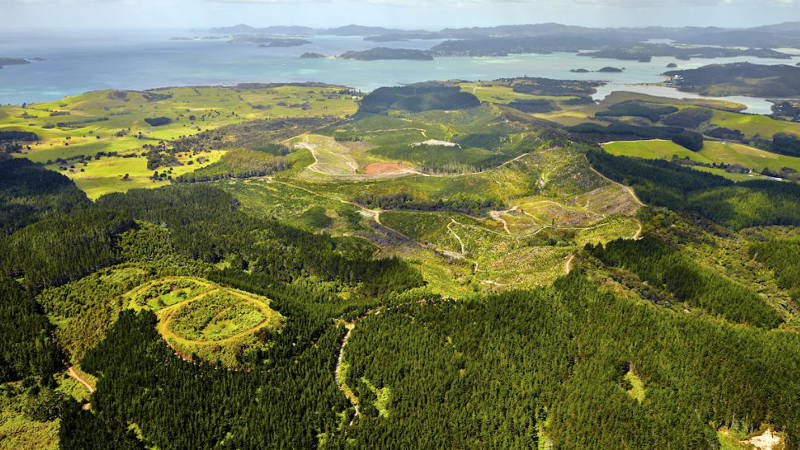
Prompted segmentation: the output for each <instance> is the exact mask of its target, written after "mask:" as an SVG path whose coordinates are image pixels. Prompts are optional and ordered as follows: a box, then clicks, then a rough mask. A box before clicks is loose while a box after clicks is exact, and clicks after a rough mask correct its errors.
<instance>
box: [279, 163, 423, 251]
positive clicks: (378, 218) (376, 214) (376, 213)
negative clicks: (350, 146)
mask: <svg viewBox="0 0 800 450" xmlns="http://www.w3.org/2000/svg"><path fill="white" fill-rule="evenodd" d="M268 179H269V181H270V182H273V183H279V184H282V185H284V186H289V187H290V188H293V189H299V190H301V191H305V192H308V193H309V194H311V195H315V196H317V197H321V198H324V199H326V200H331V201H337V202H339V203H343V204H345V205H350V206H355V207H356V208H358V209H360V210H362V211H364V212H366V213H367V214H369V216H370V217H372V219H373V220H374V221H375V223H377V224H378V225H380V226H381V227H383V228H385V229H387V230H389V231H391V232H392V233H395V234H397V235H398V236H400V237H402V238H403V239H406V240H408V241H410V242H413V243H415V244H416V245H418V246H420V247H424V246H423V245H422V244H420V243H419V242H417V241H415V240H414V239H411V238H410V237H408V236H406V235H405V234H403V233H401V232H399V231H397V230H395V229H394V228H392V227H390V226H388V225H385V224H383V223H382V222H381V212H380V211H379V210H376V209H369V208H367V207H366V206H363V205H359V204H358V203H356V202H351V201H348V200H342V199H341V198H337V197H328V196H327V195H323V194H320V193H319V192H314V191H312V190H311V189H307V188H304V187H302V186H297V185H294V184H292V183H287V182H286V181H278V180H276V179H274V178H271V177H270V178H268Z"/></svg>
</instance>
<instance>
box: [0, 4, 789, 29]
mask: <svg viewBox="0 0 800 450" xmlns="http://www.w3.org/2000/svg"><path fill="white" fill-rule="evenodd" d="M786 21H800V0H0V30H16V29H50V30H54V29H61V28H69V29H114V28H116V29H119V28H129V29H143V28H170V29H187V28H204V27H213V26H226V25H235V24H239V23H246V24H249V25H253V26H268V25H307V26H314V27H331V26H340V25H347V24H352V23H356V24H360V25H379V26H387V27H395V28H408V29H420V28H423V29H440V28H444V27H469V26H491V25H502V24H520V23H542V22H558V23H564V24H570V25H584V26H608V27H616V26H647V25H665V26H682V25H693V26H712V25H713V26H725V27H747V26H756V25H766V24H773V23H781V22H786Z"/></svg>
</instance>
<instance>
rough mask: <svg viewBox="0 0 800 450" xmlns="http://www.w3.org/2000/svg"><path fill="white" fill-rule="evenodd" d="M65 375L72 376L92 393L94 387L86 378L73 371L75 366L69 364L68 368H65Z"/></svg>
mask: <svg viewBox="0 0 800 450" xmlns="http://www.w3.org/2000/svg"><path fill="white" fill-rule="evenodd" d="M67 375H69V376H70V377H72V378H73V379H74V380H75V381H77V382H78V383H80V384H82V385H83V387H85V388H86V390H87V391H89V393H90V394H94V388H93V387H92V385H91V384H89V381H88V380H86V379H84V378H82V377H81V376H80V375H78V372H76V371H75V366H70V368H69V369H67Z"/></svg>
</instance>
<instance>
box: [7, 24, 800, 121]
mask: <svg viewBox="0 0 800 450" xmlns="http://www.w3.org/2000/svg"><path fill="white" fill-rule="evenodd" d="M207 35H208V33H207V32H203V31H187V30H159V31H124V32H110V31H109V32H91V33H79V32H74V31H65V32H53V33H49V34H43V33H4V32H0V57H21V58H42V59H43V60H42V61H35V62H33V63H32V64H27V65H20V66H6V67H4V68H3V69H1V70H0V104H20V103H23V102H27V103H32V102H41V101H52V100H57V99H60V98H62V97H65V96H69V95H75V94H79V93H82V92H86V91H90V90H97V89H150V88H157V87H166V86H183V85H218V84H234V83H240V82H302V81H319V82H327V83H333V84H341V85H346V86H350V87H354V88H357V89H361V90H364V91H369V90H372V89H375V88H377V87H380V86H391V85H398V84H402V83H412V82H419V81H427V80H450V79H463V80H492V79H497V78H502V77H516V76H523V75H527V76H537V77H546V78H556V79H592V80H602V81H607V82H608V83H609V85H608V86H607V87H606V88H604V89H602V90H601V92H600V93H598V97H602V96H604V95H605V94H607V93H608V92H609V91H610V90H635V91H640V92H652V93H655V94H658V95H666V96H671V97H679V98H680V97H696V96H695V95H693V94H688V93H683V92H678V91H675V90H674V89H668V88H658V89H656V88H654V87H653V86H642V84H644V83H655V82H659V81H661V80H662V79H663V77H662V76H661V75H660V74H661V73H662V72H664V71H665V70H667V69H666V65H667V64H668V63H670V62H675V63H677V64H678V65H679V67H680V68H694V67H700V66H703V65H706V64H711V63H726V62H734V61H751V62H756V63H761V64H795V63H797V61H800V56H797V57H795V58H794V59H793V60H792V61H787V60H771V59H758V58H719V59H713V60H710V59H694V60H692V61H677V60H674V59H672V58H654V59H653V61H652V62H649V63H639V62H632V61H618V60H611V59H593V58H588V57H583V56H578V55H575V54H572V53H554V54H549V55H537V54H531V55H513V56H508V57H480V58H436V59H435V60H434V61H352V60H339V59H301V58H300V57H299V56H300V55H301V54H303V53H305V52H315V53H321V54H325V55H339V54H341V53H344V52H345V51H348V50H365V49H369V48H372V47H376V46H379V45H380V46H388V47H399V48H415V49H428V48H430V47H432V46H433V45H435V44H436V43H438V41H406V42H389V43H380V44H376V43H374V42H368V41H364V40H363V39H362V38H361V37H341V36H316V37H311V38H308V39H309V40H311V41H312V43H311V44H309V45H304V46H299V47H289V48H262V47H258V46H257V45H253V44H246V43H231V42H229V41H228V39H217V40H208V39H205V40H204V39H197V40H188V41H187V40H170V37H176V36H181V37H195V36H197V37H202V36H207ZM605 66H615V67H624V68H625V71H624V72H622V73H616V74H615V73H587V74H579V73H571V72H570V69H577V68H585V69H589V70H597V69H599V68H601V67H605ZM734 100H738V101H739V102H740V103H744V104H746V105H748V107H749V110H748V111H750V112H753V113H762V114H763V113H768V112H769V109H770V104H769V103H768V102H766V101H765V100H764V99H755V98H741V97H740V98H736V99H734Z"/></svg>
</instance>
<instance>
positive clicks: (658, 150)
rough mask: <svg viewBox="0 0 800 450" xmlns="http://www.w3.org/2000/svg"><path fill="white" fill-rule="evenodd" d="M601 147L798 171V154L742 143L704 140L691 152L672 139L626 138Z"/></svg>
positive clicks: (650, 155) (740, 176) (630, 153)
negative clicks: (792, 154)
mask: <svg viewBox="0 0 800 450" xmlns="http://www.w3.org/2000/svg"><path fill="white" fill-rule="evenodd" d="M603 148H604V149H605V150H606V151H607V152H609V153H611V154H612V155H615V156H632V157H637V158H647V159H665V160H672V159H673V158H681V159H687V158H688V159H689V160H691V161H695V162H698V163H702V164H728V165H738V166H741V167H745V168H748V169H750V170H752V171H753V172H760V171H761V170H762V169H764V168H767V169H769V170H771V171H773V172H781V170H782V169H783V168H789V169H792V170H795V171H800V158H796V157H792V156H786V155H779V154H777V153H771V152H768V151H765V150H760V149H757V148H754V147H750V146H747V145H743V144H736V143H726V142H716V141H706V142H705V143H704V144H703V149H702V150H700V151H699V152H693V151H690V150H687V149H685V148H683V147H681V146H680V145H678V144H675V143H673V142H671V141H664V140H652V141H628V142H612V143H608V144H604V145H603ZM695 168H696V169H698V170H704V171H707V172H711V173H715V174H718V175H722V176H725V177H726V178H729V179H732V180H734V181H742V180H748V179H749V180H752V179H754V178H756V177H758V175H756V174H753V175H748V174H735V173H727V172H725V171H724V170H722V169H716V170H714V169H713V168H709V167H701V166H696V167H695Z"/></svg>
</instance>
